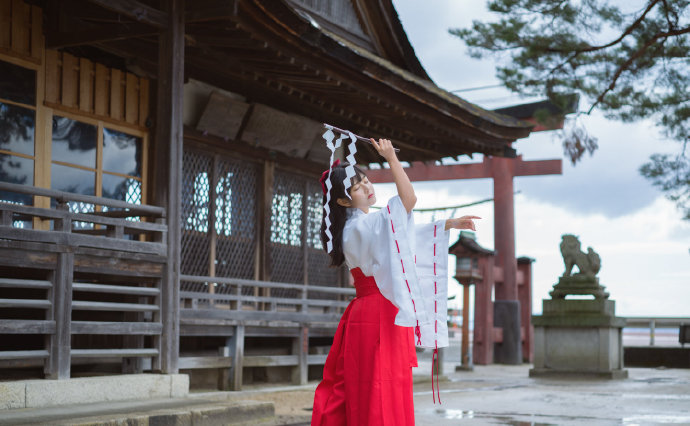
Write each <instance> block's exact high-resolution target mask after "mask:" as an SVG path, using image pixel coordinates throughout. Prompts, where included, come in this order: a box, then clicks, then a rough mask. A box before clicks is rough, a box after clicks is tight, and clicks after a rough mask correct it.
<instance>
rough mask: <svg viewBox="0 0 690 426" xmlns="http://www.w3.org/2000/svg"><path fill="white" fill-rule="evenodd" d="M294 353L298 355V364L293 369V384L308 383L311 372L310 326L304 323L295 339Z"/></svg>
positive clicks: (293, 344)
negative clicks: (309, 360) (309, 358)
mask: <svg viewBox="0 0 690 426" xmlns="http://www.w3.org/2000/svg"><path fill="white" fill-rule="evenodd" d="M292 354H293V355H297V366H295V368H294V369H293V370H292V384H293V385H306V384H307V376H308V373H309V364H308V362H307V357H308V355H309V327H307V326H306V325H304V324H303V325H302V326H300V328H299V336H297V337H296V338H294V339H293V343H292Z"/></svg>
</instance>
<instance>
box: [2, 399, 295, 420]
mask: <svg viewBox="0 0 690 426" xmlns="http://www.w3.org/2000/svg"><path fill="white" fill-rule="evenodd" d="M279 422H280V419H277V418H276V417H275V408H274V405H273V403H272V402H259V401H252V400H228V399H212V398H211V399H209V398H194V397H191V398H178V399H159V400H147V401H116V402H103V403H97V404H85V405H72V406H60V407H47V408H38V409H17V410H6V411H3V412H2V415H1V416H0V425H2V426H9V425H13V426H15V425H16V426H19V425H56V426H57V425H72V426H77V425H78V426H87V425H128V426H139V425H141V426H148V425H154V424H155V425H175V426H216V425H219V426H220V425H262V426H273V425H278V424H281V423H279ZM282 424H288V423H282ZM293 424H295V423H294V422H293ZM296 424H302V423H296Z"/></svg>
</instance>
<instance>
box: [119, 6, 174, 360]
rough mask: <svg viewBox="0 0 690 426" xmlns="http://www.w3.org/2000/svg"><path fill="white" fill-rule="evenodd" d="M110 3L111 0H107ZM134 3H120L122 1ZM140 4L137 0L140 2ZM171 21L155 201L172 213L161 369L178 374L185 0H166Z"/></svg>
mask: <svg viewBox="0 0 690 426" xmlns="http://www.w3.org/2000/svg"><path fill="white" fill-rule="evenodd" d="M107 2H108V3H109V2H110V0H107ZM123 3H129V1H118V2H116V3H115V4H119V5H122V4H123ZM135 3H136V2H135ZM163 4H164V5H165V6H164V7H165V12H164V14H165V16H166V18H167V19H166V21H167V24H166V25H165V27H164V28H165V30H164V31H161V33H160V36H159V40H160V41H159V51H158V91H157V93H158V99H157V102H156V131H155V135H156V148H155V149H156V153H155V154H156V155H155V158H156V159H157V162H156V164H155V168H154V170H155V173H156V174H155V176H154V178H155V179H154V186H153V188H154V191H153V198H154V200H155V204H157V205H161V206H165V208H166V211H167V216H166V217H167V221H168V234H167V241H166V243H167V260H168V261H167V263H166V266H165V269H164V277H163V281H162V284H161V297H160V299H159V300H160V305H161V310H160V317H158V318H156V322H161V323H162V324H163V334H162V336H161V340H160V355H159V357H158V358H157V359H156V360H154V364H155V368H157V369H160V370H161V371H162V372H164V373H168V374H171V373H177V371H178V366H177V361H178V358H179V346H180V334H179V333H180V327H179V321H180V315H179V313H180V297H179V292H180V241H181V203H182V200H181V194H182V182H181V179H182V152H183V150H182V140H183V129H182V121H183V120H182V98H183V90H184V61H185V55H184V53H185V50H184V31H185V30H184V0H170V1H165V2H163Z"/></svg>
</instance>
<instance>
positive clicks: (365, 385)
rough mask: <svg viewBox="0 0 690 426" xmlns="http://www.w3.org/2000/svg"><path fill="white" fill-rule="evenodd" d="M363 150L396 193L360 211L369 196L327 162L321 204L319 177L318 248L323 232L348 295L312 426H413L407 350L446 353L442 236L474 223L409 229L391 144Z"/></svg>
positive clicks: (407, 191)
mask: <svg viewBox="0 0 690 426" xmlns="http://www.w3.org/2000/svg"><path fill="white" fill-rule="evenodd" d="M371 142H372V144H373V146H374V147H375V148H376V150H377V151H378V153H379V154H380V155H381V156H382V157H383V158H384V159H385V160H386V161H387V162H388V164H389V165H390V170H391V172H392V174H393V179H394V181H395V185H396V187H397V191H398V195H397V196H395V197H393V198H391V199H390V200H389V201H388V204H387V205H386V207H384V208H382V209H381V210H378V211H372V212H370V208H371V206H373V205H374V203H375V202H376V195H375V192H374V188H373V186H372V184H371V182H369V180H368V179H367V177H366V175H365V174H364V172H363V171H362V170H361V169H359V168H357V167H355V168H354V170H355V176H354V177H352V178H351V187H350V188H349V189H347V190H346V189H345V184H344V180H345V179H346V176H347V173H346V168H347V167H348V166H349V164H347V163H345V164H338V162H336V163H335V164H333V165H332V166H331V169H330V170H327V171H326V172H324V175H323V177H322V180H321V183H322V186H323V188H324V201H326V200H327V199H328V198H327V197H326V185H325V183H326V182H325V181H326V180H327V179H329V176H330V183H331V185H332V188H331V193H330V201H329V203H328V204H329V207H330V214H329V218H330V221H331V225H330V227H328V226H327V223H326V222H325V218H324V223H322V226H321V238H322V241H323V245H324V247H326V246H327V241H328V239H329V237H328V236H327V233H326V230H327V229H330V232H331V234H332V244H333V246H332V247H333V248H332V251H331V252H330V253H329V255H330V256H331V265H332V266H340V265H342V263H343V262H345V263H346V264H347V266H348V268H349V269H350V273H351V274H352V276H353V278H354V285H355V289H356V297H355V299H354V300H353V301H352V302H351V303H350V304H349V305H348V307H347V309H346V310H345V312H344V313H343V317H342V319H341V320H340V323H339V324H338V329H337V331H336V334H335V337H334V339H333V345H332V346H331V350H330V351H329V353H328V358H327V360H326V364H325V366H324V372H323V381H322V382H321V383H320V384H319V386H318V387H317V389H316V393H315V396H314V411H313V414H312V420H311V424H312V426H322V425H323V426H326V425H327V426H333V425H357V426H366V425H395V426H400V425H414V405H413V398H412V367H416V366H417V355H416V351H415V345H417V346H420V347H427V348H433V349H435V350H436V349H437V348H439V347H443V346H447V345H448V329H447V324H446V312H447V311H446V300H447V275H448V274H447V262H448V230H449V229H451V228H455V229H472V230H474V229H475V226H474V223H473V219H478V217H476V216H463V217H461V218H456V219H448V220H445V221H438V222H435V223H431V224H427V225H422V226H415V225H414V221H413V218H412V209H413V207H414V206H415V204H416V202H417V197H416V195H415V192H414V189H413V188H412V184H411V183H410V179H409V178H408V177H407V175H406V174H405V171H404V170H403V168H402V165H401V164H400V161H399V160H398V158H397V156H396V154H395V150H394V148H393V145H392V144H391V142H390V141H389V140H387V139H379V140H378V141H375V140H374V139H372V140H371ZM329 172H330V173H329ZM346 191H347V194H346ZM348 194H349V197H348ZM436 353H437V352H436V351H434V354H436ZM432 368H433V367H432ZM432 384H433V372H432ZM432 390H433V389H432ZM432 393H433V392H432Z"/></svg>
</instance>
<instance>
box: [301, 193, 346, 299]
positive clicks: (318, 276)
mask: <svg viewBox="0 0 690 426" xmlns="http://www.w3.org/2000/svg"><path fill="white" fill-rule="evenodd" d="M322 220H323V191H322V189H321V184H319V183H318V182H316V181H314V182H311V181H310V182H309V183H308V185H307V223H308V226H307V247H308V250H307V253H308V258H307V260H308V262H307V265H308V271H307V272H308V274H307V277H308V282H309V284H310V285H318V286H328V287H339V286H340V279H339V277H340V271H341V270H340V268H330V267H329V266H328V265H329V264H330V257H329V256H328V254H327V253H326V252H325V251H324V250H323V245H322V244H321V236H320V229H321V221H322ZM310 297H313V298H318V299H337V298H338V296H337V295H335V294H331V293H322V292H310Z"/></svg>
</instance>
